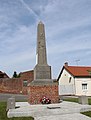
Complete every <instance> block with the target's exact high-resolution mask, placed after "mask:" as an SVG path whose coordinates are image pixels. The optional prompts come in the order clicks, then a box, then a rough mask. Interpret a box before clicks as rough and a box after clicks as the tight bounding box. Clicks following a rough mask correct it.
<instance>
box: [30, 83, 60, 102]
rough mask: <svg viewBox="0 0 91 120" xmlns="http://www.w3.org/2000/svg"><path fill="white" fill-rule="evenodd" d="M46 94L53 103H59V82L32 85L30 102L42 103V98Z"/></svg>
mask: <svg viewBox="0 0 91 120" xmlns="http://www.w3.org/2000/svg"><path fill="white" fill-rule="evenodd" d="M44 96H46V97H47V98H49V99H50V100H51V103H58V102H59V95H58V84H51V85H30V86H29V87H28V102H29V103H30V104H40V103H41V102H40V100H41V99H42V98H43V97H44Z"/></svg>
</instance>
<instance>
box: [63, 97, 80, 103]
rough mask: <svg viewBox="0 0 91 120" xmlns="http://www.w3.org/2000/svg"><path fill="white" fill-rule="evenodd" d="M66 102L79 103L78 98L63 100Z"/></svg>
mask: <svg viewBox="0 0 91 120" xmlns="http://www.w3.org/2000/svg"><path fill="white" fill-rule="evenodd" d="M63 100H64V101H69V102H76V103H78V98H65V99H63Z"/></svg>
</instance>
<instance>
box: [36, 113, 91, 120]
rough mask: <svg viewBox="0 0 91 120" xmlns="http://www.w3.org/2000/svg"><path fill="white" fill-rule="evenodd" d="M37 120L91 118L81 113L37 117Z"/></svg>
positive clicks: (84, 119)
mask: <svg viewBox="0 0 91 120" xmlns="http://www.w3.org/2000/svg"><path fill="white" fill-rule="evenodd" d="M35 120H91V118H90V117H87V116H85V115H82V114H80V113H74V114H64V115H57V116H44V117H35Z"/></svg>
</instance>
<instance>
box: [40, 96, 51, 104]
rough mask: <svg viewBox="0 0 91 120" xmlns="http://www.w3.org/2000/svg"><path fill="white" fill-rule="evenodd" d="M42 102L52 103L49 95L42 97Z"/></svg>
mask: <svg viewBox="0 0 91 120" xmlns="http://www.w3.org/2000/svg"><path fill="white" fill-rule="evenodd" d="M40 102H41V103H42V104H50V103H51V100H50V99H49V98H48V97H46V96H44V97H43V98H41V99H40Z"/></svg>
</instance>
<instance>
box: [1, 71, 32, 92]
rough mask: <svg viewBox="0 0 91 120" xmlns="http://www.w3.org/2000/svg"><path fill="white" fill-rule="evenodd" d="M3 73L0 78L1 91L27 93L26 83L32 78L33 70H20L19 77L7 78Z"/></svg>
mask: <svg viewBox="0 0 91 120" xmlns="http://www.w3.org/2000/svg"><path fill="white" fill-rule="evenodd" d="M0 73H3V72H0ZM3 74H4V75H3ZM3 74H1V78H0V92H1V93H15V94H19V93H21V94H27V85H28V83H30V82H31V81H32V80H33V79H34V74H33V70H31V71H26V72H21V73H20V77H19V78H9V77H8V75H7V74H6V73H3Z"/></svg>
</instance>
